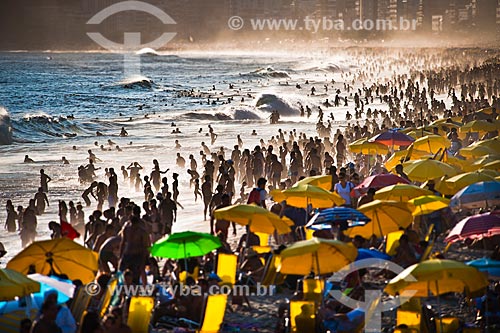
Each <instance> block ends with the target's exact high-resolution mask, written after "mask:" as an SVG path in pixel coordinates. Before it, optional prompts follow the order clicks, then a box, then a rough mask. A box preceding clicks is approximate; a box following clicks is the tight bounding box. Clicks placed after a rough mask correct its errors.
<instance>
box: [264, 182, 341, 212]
mask: <svg viewBox="0 0 500 333" xmlns="http://www.w3.org/2000/svg"><path fill="white" fill-rule="evenodd" d="M271 195H272V197H273V200H274V201H283V200H286V203H287V204H288V205H290V206H294V207H301V208H306V207H307V206H308V205H312V206H313V207H314V208H329V207H333V206H335V205H337V206H340V205H343V204H344V203H345V201H344V199H342V197H341V196H340V195H338V194H337V193H335V192H329V191H327V190H324V189H322V188H321V187H318V186H314V185H309V184H302V185H299V186H293V187H291V188H289V189H287V190H283V191H280V190H273V191H271Z"/></svg>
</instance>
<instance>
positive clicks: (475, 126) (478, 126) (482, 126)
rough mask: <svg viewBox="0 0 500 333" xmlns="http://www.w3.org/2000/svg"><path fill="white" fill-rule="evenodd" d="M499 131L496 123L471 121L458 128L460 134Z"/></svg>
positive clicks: (499, 126)
mask: <svg viewBox="0 0 500 333" xmlns="http://www.w3.org/2000/svg"><path fill="white" fill-rule="evenodd" d="M498 129H500V125H499V124H498V122H497V121H495V120H494V121H487V120H473V121H470V122H468V123H467V124H465V125H463V126H462V127H460V132H491V131H495V130H498Z"/></svg>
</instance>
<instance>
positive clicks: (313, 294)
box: [302, 279, 325, 303]
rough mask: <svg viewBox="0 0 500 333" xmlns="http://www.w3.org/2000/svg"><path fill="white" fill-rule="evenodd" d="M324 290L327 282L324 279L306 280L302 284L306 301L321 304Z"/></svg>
mask: <svg viewBox="0 0 500 333" xmlns="http://www.w3.org/2000/svg"><path fill="white" fill-rule="evenodd" d="M324 288H325V281H324V280H322V279H304V280H303V283H302V292H303V294H304V300H305V301H314V302H316V303H320V302H321V299H322V296H323V290H324Z"/></svg>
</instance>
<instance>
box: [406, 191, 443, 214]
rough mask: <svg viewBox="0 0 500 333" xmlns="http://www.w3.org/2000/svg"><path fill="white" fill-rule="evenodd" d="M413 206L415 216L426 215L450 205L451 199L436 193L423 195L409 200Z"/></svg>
mask: <svg viewBox="0 0 500 333" xmlns="http://www.w3.org/2000/svg"><path fill="white" fill-rule="evenodd" d="M408 203H409V204H410V205H412V206H413V207H414V208H413V213H412V215H413V216H418V215H426V214H430V213H432V212H435V211H436V210H440V209H443V208H446V207H448V205H449V204H450V200H449V199H446V198H443V197H438V196H436V195H423V196H421V197H417V198H414V199H411V200H409V201H408Z"/></svg>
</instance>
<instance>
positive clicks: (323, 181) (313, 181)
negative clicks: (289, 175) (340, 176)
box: [295, 175, 332, 191]
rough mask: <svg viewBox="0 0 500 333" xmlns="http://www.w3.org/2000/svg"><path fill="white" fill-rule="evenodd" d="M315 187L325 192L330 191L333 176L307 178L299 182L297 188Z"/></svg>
mask: <svg viewBox="0 0 500 333" xmlns="http://www.w3.org/2000/svg"><path fill="white" fill-rule="evenodd" d="M305 184H309V185H314V186H318V187H321V188H322V189H324V190H327V191H330V189H331V187H332V176H331V175H319V176H312V177H306V178H304V179H302V180H299V181H298V182H297V183H296V184H295V186H299V185H305Z"/></svg>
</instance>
